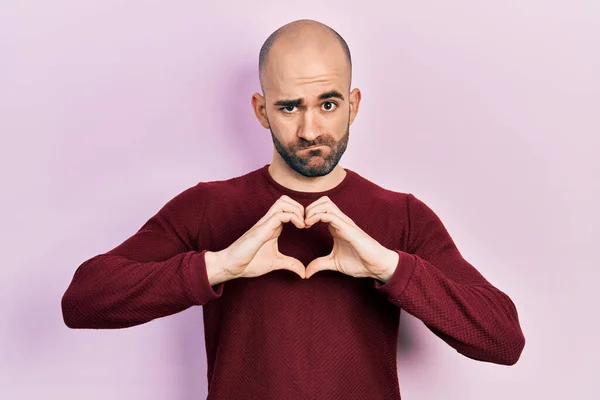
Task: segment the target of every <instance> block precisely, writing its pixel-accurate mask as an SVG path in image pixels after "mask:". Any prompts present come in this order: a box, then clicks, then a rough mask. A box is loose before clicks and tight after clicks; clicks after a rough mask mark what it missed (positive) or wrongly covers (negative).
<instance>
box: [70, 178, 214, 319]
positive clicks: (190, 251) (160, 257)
mask: <svg viewBox="0 0 600 400" xmlns="http://www.w3.org/2000/svg"><path fill="white" fill-rule="evenodd" d="M204 191H205V186H204V185H203V183H199V184H198V185H196V186H195V187H192V188H188V189H187V190H185V191H183V192H182V193H180V194H178V195H177V196H176V197H174V198H173V199H171V200H170V201H169V202H168V203H167V204H165V205H164V206H163V207H162V208H161V209H160V210H159V211H158V212H157V213H156V214H155V215H154V216H153V217H151V218H150V219H149V220H148V221H147V222H146V223H145V224H144V225H143V226H142V227H141V228H140V229H139V231H138V232H137V233H135V234H134V235H133V236H132V237H130V238H128V239H127V240H125V241H124V242H123V243H121V244H120V245H118V246H117V247H116V248H114V249H112V250H110V251H108V252H106V253H104V254H99V255H96V256H95V257H93V258H91V259H89V260H87V261H85V262H83V263H82V264H81V265H80V266H79V267H78V268H77V269H76V271H75V273H74V276H73V278H72V280H71V283H70V285H69V287H68V288H67V290H66V292H65V293H64V295H63V297H62V301H61V306H62V312H63V319H64V322H65V324H66V325H67V326H68V327H70V328H92V329H115V328H126V327H131V326H134V325H140V324H143V323H146V322H148V321H151V320H153V319H156V318H160V317H164V316H167V315H171V314H175V313H177V312H180V311H183V310H185V309H187V308H189V307H191V306H194V305H203V304H206V303H207V302H209V301H211V300H214V299H217V298H219V297H220V296H221V294H222V291H223V283H220V284H218V285H215V286H214V287H213V286H211V285H210V282H209V280H208V275H207V272H206V263H205V259H204V256H205V254H206V251H207V250H206V249H202V248H201V249H196V247H197V246H198V243H200V245H202V244H205V243H208V241H207V240H206V237H208V234H207V233H206V229H205V226H204V218H205V209H206V203H207V199H206V197H207V196H206V194H205V193H204Z"/></svg>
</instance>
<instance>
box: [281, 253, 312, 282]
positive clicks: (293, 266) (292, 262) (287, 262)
mask: <svg viewBox="0 0 600 400" xmlns="http://www.w3.org/2000/svg"><path fill="white" fill-rule="evenodd" d="M273 269H286V270H288V271H292V272H294V273H296V274H297V275H298V276H299V277H300V278H302V279H304V278H305V276H306V268H305V267H304V264H302V262H301V261H300V260H298V259H296V258H294V257H290V256H286V255H283V254H281V255H280V256H279V257H278V258H277V259H276V260H275V262H274V265H273Z"/></svg>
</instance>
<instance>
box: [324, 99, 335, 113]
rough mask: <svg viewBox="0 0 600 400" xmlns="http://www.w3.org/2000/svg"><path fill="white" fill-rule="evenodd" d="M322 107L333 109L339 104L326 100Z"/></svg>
mask: <svg viewBox="0 0 600 400" xmlns="http://www.w3.org/2000/svg"><path fill="white" fill-rule="evenodd" d="M322 107H323V109H324V110H325V111H333V110H335V108H336V107H337V104H335V103H334V102H333V101H326V102H325V103H323V105H322Z"/></svg>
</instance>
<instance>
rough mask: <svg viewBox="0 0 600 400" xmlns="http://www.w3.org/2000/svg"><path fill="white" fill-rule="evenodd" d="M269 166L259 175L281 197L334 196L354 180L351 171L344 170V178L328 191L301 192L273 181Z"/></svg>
mask: <svg viewBox="0 0 600 400" xmlns="http://www.w3.org/2000/svg"><path fill="white" fill-rule="evenodd" d="M269 165H270V164H266V165H265V166H264V167H262V168H261V169H260V172H261V175H262V176H263V177H264V178H265V180H266V181H267V183H268V184H269V186H271V187H272V188H274V189H275V190H276V191H277V192H279V193H281V194H282V195H283V194H285V195H287V196H290V197H292V198H294V197H303V198H311V199H318V198H320V197H323V196H332V195H335V194H337V193H339V192H341V191H342V190H343V189H344V188H346V187H348V186H349V185H350V183H351V182H352V181H353V180H354V179H355V173H354V171H352V170H350V169H348V168H344V170H345V171H346V176H345V177H344V179H342V181H341V182H340V183H338V184H337V186H335V187H333V188H331V189H328V190H324V191H321V192H301V191H298V190H292V189H290V188H287V187H285V186H283V185H282V184H280V183H279V182H277V181H276V180H275V179H273V177H272V176H271V174H270V173H269V169H268V168H269Z"/></svg>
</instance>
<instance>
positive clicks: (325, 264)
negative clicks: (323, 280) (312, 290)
mask: <svg viewBox="0 0 600 400" xmlns="http://www.w3.org/2000/svg"><path fill="white" fill-rule="evenodd" d="M327 269H328V270H333V271H335V270H336V268H335V263H334V262H333V257H331V254H330V255H327V256H324V257H319V258H315V259H314V260H312V261H311V262H310V263H309V264H308V266H307V267H306V273H305V274H306V278H305V279H308V278H310V277H311V276H313V275H314V274H316V273H317V272H319V271H324V270H327Z"/></svg>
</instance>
